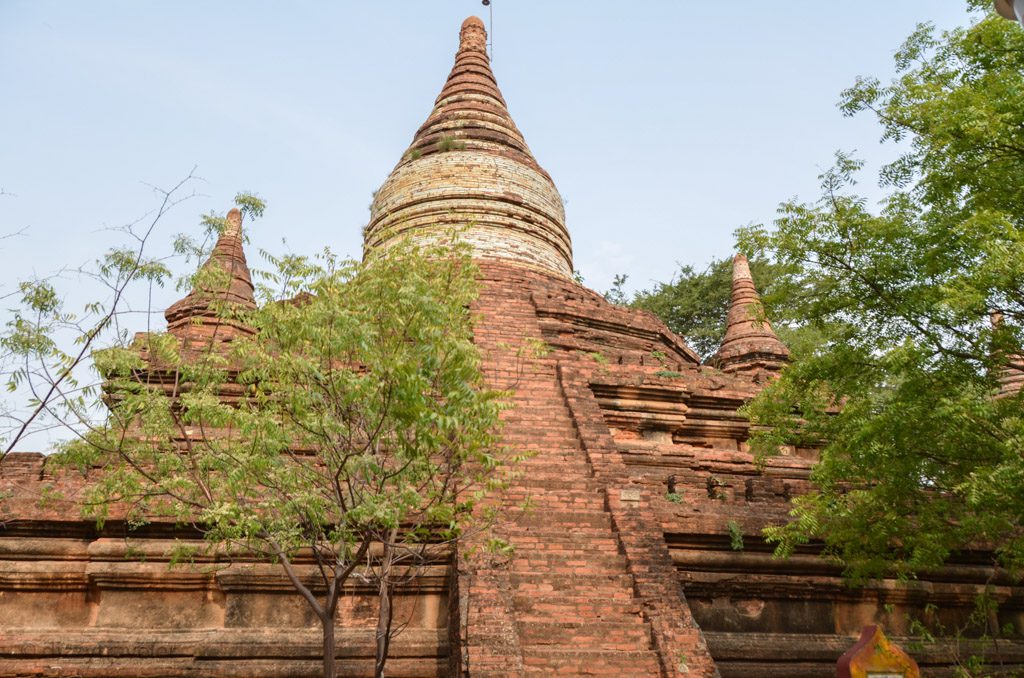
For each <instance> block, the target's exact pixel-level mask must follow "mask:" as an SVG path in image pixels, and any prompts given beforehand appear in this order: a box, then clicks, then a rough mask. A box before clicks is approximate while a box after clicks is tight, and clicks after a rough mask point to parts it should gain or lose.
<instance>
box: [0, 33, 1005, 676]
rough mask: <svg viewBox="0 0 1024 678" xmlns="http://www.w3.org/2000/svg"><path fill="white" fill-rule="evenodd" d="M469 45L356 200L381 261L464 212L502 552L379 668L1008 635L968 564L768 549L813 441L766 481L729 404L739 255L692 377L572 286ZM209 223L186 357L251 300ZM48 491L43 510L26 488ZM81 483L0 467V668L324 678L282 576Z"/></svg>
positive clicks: (545, 212)
mask: <svg viewBox="0 0 1024 678" xmlns="http://www.w3.org/2000/svg"><path fill="white" fill-rule="evenodd" d="M485 44H486V36H485V34H484V30H483V24H482V22H480V20H479V19H476V18H471V19H468V20H467V21H466V22H465V23H464V24H463V26H462V30H461V34H460V47H459V50H458V53H457V55H456V62H455V67H454V69H453V70H452V73H451V75H450V76H449V78H448V81H447V82H446V84H445V86H444V88H443V89H442V92H441V95H440V96H439V97H438V99H437V102H436V103H435V107H434V109H433V111H432V112H431V114H430V115H429V116H428V118H427V121H426V122H425V123H424V125H423V126H422V127H421V128H420V130H419V131H417V133H416V135H415V137H414V139H413V142H412V145H411V146H410V149H409V150H408V151H407V152H406V153H405V154H404V155H403V157H402V159H401V160H400V162H399V163H398V166H397V167H396V168H395V170H394V172H393V173H392V175H391V176H390V177H389V178H388V179H387V181H385V183H384V185H383V186H382V188H381V190H380V191H379V192H378V193H377V195H376V196H375V199H374V203H373V207H372V213H371V220H370V223H369V225H368V226H367V229H366V232H365V246H366V249H367V253H371V252H378V253H379V252H384V251H386V249H387V247H388V246H389V245H390V244H392V243H394V242H395V241H396V240H397V239H398V238H401V237H411V238H413V239H416V240H419V241H421V242H429V241H434V240H436V239H438V238H442V237H448V235H449V234H450V232H451V231H450V228H451V227H452V226H457V227H459V229H460V230H459V232H458V237H460V238H462V239H464V240H465V241H467V242H469V243H471V244H472V246H473V247H474V250H475V252H476V257H477V259H478V261H479V263H480V270H481V280H480V282H481V294H480V298H479V301H478V303H477V307H476V310H477V312H478V313H479V323H478V325H477V329H476V341H477V343H478V345H479V346H480V348H481V350H482V352H483V354H484V358H485V359H484V369H485V372H486V375H487V378H488V380H489V381H490V383H492V384H493V385H495V386H498V387H501V388H508V389H510V390H511V392H512V393H513V401H514V405H515V406H514V408H512V409H510V410H508V411H507V412H506V414H505V428H504V432H505V441H506V443H507V444H508V445H509V446H510V447H512V448H513V449H516V450H519V451H523V452H532V453H533V454H532V456H530V457H529V459H528V460H527V461H525V462H524V463H523V464H521V466H520V467H519V468H518V470H519V474H518V475H517V477H516V478H515V480H514V481H513V482H512V484H511V486H510V487H509V489H508V491H507V493H506V494H505V495H504V496H503V497H501V499H500V501H501V505H502V506H503V507H504V508H503V510H502V512H501V514H500V519H499V521H498V523H497V525H496V528H495V529H496V531H497V533H498V534H499V535H500V536H503V537H504V538H506V539H507V540H508V541H509V542H510V543H511V544H512V546H513V547H514V551H513V552H512V553H511V554H509V555H505V556H502V555H495V554H490V553H487V552H485V551H482V550H474V549H473V547H475V546H479V544H476V543H473V542H472V541H471V542H470V543H467V544H464V545H462V546H461V547H460V552H459V553H456V554H451V556H450V557H439V559H438V560H437V561H436V562H435V563H434V564H433V565H432V566H431V567H430V568H428V569H427V571H426V576H424V577H423V578H422V579H421V580H420V581H419V582H418V583H417V584H416V585H415V587H410V588H406V589H404V590H401V591H399V593H398V601H397V603H396V605H397V608H398V612H397V614H398V616H399V617H400V618H401V619H402V620H403V621H405V622H408V627H407V628H406V629H405V630H404V631H403V632H402V634H401V635H400V636H399V637H398V638H397V639H396V641H395V643H394V644H393V645H392V659H391V660H390V661H389V663H388V674H389V675H392V676H441V675H453V676H455V675H468V676H474V677H475V676H522V675H535V676H549V675H606V676H701V677H706V678H711V677H712V676H716V675H721V676H723V677H724V678H730V677H735V678H811V677H816V678H817V677H820V678H825V677H827V676H832V675H834V665H835V661H836V659H837V658H838V657H839V655H840V654H841V653H842V652H843V650H844V649H845V648H846V647H848V646H849V645H850V644H851V643H852V642H853V641H854V639H855V638H856V636H857V634H858V632H859V630H860V627H861V626H862V625H863V624H866V623H873V622H878V623H882V624H884V625H885V626H886V629H887V632H888V633H889V635H890V636H892V637H894V638H895V639H896V640H897V641H898V640H899V639H900V636H902V635H905V634H907V633H909V630H910V629H909V627H908V619H909V618H908V614H914V615H918V616H920V615H922V614H924V610H925V606H926V605H927V604H929V603H930V604H935V605H937V606H938V612H934V613H931V614H933V615H934V616H937V617H938V618H940V620H941V621H943V622H944V623H946V624H947V626H949V627H950V628H953V627H955V625H956V624H958V623H960V622H962V621H963V619H964V618H965V617H966V616H967V615H968V614H969V613H970V611H971V609H972V607H973V603H974V598H975V597H976V595H977V594H978V593H979V592H981V591H982V590H983V589H984V588H985V587H986V586H988V587H989V590H990V591H991V592H992V594H993V595H994V596H995V597H996V599H997V600H998V601H999V602H1000V603H1001V605H1000V609H999V612H998V617H999V618H998V620H997V621H998V622H999V623H1000V624H1008V625H1010V626H1011V627H1012V628H1013V629H1014V637H1015V638H1018V639H1019V638H1020V636H1021V635H1022V631H1024V595H1022V589H1021V587H1019V586H1017V585H1015V584H1014V583H1013V582H1012V581H1011V580H1009V579H1008V578H1007V577H1006V576H1005V575H1002V574H1000V573H996V572H993V571H992V570H991V569H990V568H989V567H987V563H988V562H989V561H988V560H986V557H985V556H986V554H984V553H979V554H967V555H965V556H963V557H962V558H960V559H958V560H957V561H956V562H954V563H952V564H951V565H950V566H949V567H946V568H944V569H942V570H941V571H937V572H933V573H929V574H928V576H927V577H924V578H922V579H921V580H920V581H915V582H910V583H900V582H896V581H892V580H886V581H881V582H877V583H875V584H874V585H872V586H870V587H867V588H860V589H854V588H850V587H848V586H847V585H845V584H844V582H843V581H842V578H841V576H840V572H839V570H838V569H837V568H836V567H835V566H834V565H833V564H831V563H829V562H827V561H825V560H823V559H821V558H820V557H818V555H817V553H818V548H819V547H818V546H815V545H813V544H812V545H809V546H808V547H807V548H806V549H802V550H800V551H799V552H798V553H797V554H796V555H795V556H794V557H793V558H791V559H790V560H788V561H779V560H774V559H772V557H771V555H770V549H769V548H768V547H767V546H766V545H765V544H764V543H763V542H762V540H761V539H760V537H759V536H758V535H759V534H760V530H761V529H762V528H763V527H764V526H765V525H768V524H773V523H779V522H781V521H783V520H784V519H785V517H786V513H787V511H788V509H789V506H790V500H791V499H792V498H793V497H794V496H797V495H799V494H800V493H802V492H806V491H807V490H808V487H809V481H808V477H809V472H810V469H811V466H812V464H813V462H814V459H815V454H816V452H815V450H812V449H796V448H792V449H787V450H784V451H783V454H781V455H780V456H778V457H776V458H774V459H771V460H769V461H768V462H767V464H766V466H764V467H763V468H762V467H758V466H757V465H755V463H754V459H753V457H752V455H751V454H750V451H749V449H748V446H747V442H746V441H747V439H748V437H749V424H748V422H747V421H746V419H745V418H744V417H743V416H741V415H740V414H739V412H738V410H739V408H740V407H741V406H742V405H743V403H745V402H747V401H748V400H749V399H750V398H752V397H753V396H754V395H756V394H757V393H758V391H759V390H760V389H761V388H762V387H763V385H764V383H765V382H766V381H767V380H769V379H771V378H772V377H773V375H774V374H775V373H777V372H778V370H780V369H783V368H784V366H785V363H786V361H787V359H788V350H787V349H786V347H785V346H784V345H783V344H782V343H781V342H780V341H779V340H778V337H777V336H776V335H775V333H774V332H773V331H772V329H771V325H770V324H769V323H767V322H766V320H765V319H764V318H763V309H762V308H761V305H760V299H759V297H758V295H757V290H756V288H755V285H754V281H753V279H752V278H751V276H750V272H749V267H748V266H747V263H746V260H745V259H743V258H742V257H737V259H736V260H735V262H734V280H733V297H732V307H731V309H730V312H729V317H728V331H727V334H726V337H725V340H724V341H723V344H722V347H721V349H720V350H719V351H718V353H717V354H716V355H715V356H714V357H713V359H712V360H711V361H710V364H708V365H702V364H700V361H699V359H698V357H697V356H696V354H694V352H693V351H692V350H691V349H690V348H689V347H688V346H687V345H686V342H685V340H684V339H683V338H682V337H679V336H677V335H675V334H673V333H672V332H671V331H669V330H668V329H667V328H666V327H665V325H664V324H662V323H661V322H660V321H659V320H658V319H657V318H655V317H654V316H652V315H650V314H647V313H643V312H638V311H633V310H630V309H625V308H621V307H616V306H613V305H611V304H609V303H608V302H607V301H605V300H604V299H603V298H602V297H601V296H600V295H598V294H595V293H594V292H592V291H590V290H587V289H586V288H584V287H582V286H580V285H578V284H576V283H575V282H573V281H572V279H571V277H570V276H571V272H572V270H573V267H572V248H571V242H570V239H569V234H568V230H567V229H566V226H565V217H564V212H563V209H562V203H561V199H560V197H559V195H558V191H557V190H556V189H555V186H554V183H553V182H552V181H551V178H550V177H549V176H548V175H547V173H546V172H544V170H543V169H541V167H540V165H539V164H538V163H537V161H536V160H535V159H534V157H533V154H532V153H531V152H530V150H529V148H528V147H527V145H526V142H525V140H524V139H523V136H522V134H521V133H520V132H519V131H518V129H517V128H516V126H515V124H514V123H513V122H512V119H511V116H510V115H509V113H508V110H507V107H506V105H505V102H504V100H503V98H502V97H501V93H500V91H499V90H498V87H497V84H496V82H495V80H494V76H493V74H492V73H491V69H490V65H489V61H488V58H487V54H486V49H485ZM229 221H230V225H231V227H230V228H229V229H228V231H227V232H226V233H225V234H224V236H223V237H222V238H221V240H220V241H219V242H218V244H217V247H216V249H215V251H214V254H213V255H212V256H211V260H210V262H208V263H207V266H217V267H219V268H220V269H221V270H223V271H226V272H227V274H228V283H227V286H226V288H225V290H200V291H199V292H198V293H193V294H190V295H189V296H188V297H186V298H185V299H183V300H182V301H180V302H178V303H176V304H174V305H173V306H172V307H171V308H170V309H168V312H167V320H168V328H169V330H170V331H171V332H174V333H176V334H178V336H179V337H180V338H181V339H182V341H183V342H185V344H186V345H188V346H195V347H196V349H197V350H203V349H205V347H207V346H209V344H210V342H215V343H217V344H219V343H221V342H223V343H227V342H230V341H231V340H232V338H233V337H235V336H237V334H238V333H239V332H246V331H247V328H244V327H240V326H234V325H230V324H225V323H221V322H220V321H219V320H218V319H217V317H216V314H215V313H213V312H212V309H211V306H210V299H211V298H216V295H219V294H222V295H223V296H222V297H220V301H223V302H228V303H234V304H241V305H243V306H246V305H251V304H252V303H254V302H253V298H252V284H251V280H250V278H249V272H248V268H247V266H246V262H245V253H244V251H243V249H242V240H241V238H240V228H241V223H240V216H239V215H237V214H231V215H230V216H229ZM538 346H541V347H543V348H544V350H543V351H535V350H533V349H535V348H537V347H538ZM521 347H526V348H527V349H529V350H527V351H525V352H521V351H519V350H518V349H519V348H521ZM151 371H152V378H153V379H159V378H162V373H161V372H160V370H159V366H157V365H151ZM171 376H172V375H166V377H167V378H171ZM1016 376H1017V375H1016V374H1015V373H1014V374H1009V373H1008V375H1007V377H1006V381H1007V384H1008V388H1010V387H1016V386H1018V385H1019V384H1018V382H1019V381H1020V380H1019V379H1017V378H1016ZM228 396H230V393H229V394H228ZM55 486H59V487H60V489H61V490H62V492H63V494H64V498H63V499H60V500H48V501H41V500H45V499H46V498H47V497H48V495H49V494H50V488H52V487H55ZM79 489H80V481H79V480H77V479H76V478H74V477H55V476H53V475H52V473H51V472H50V470H49V469H48V468H47V464H46V459H45V457H43V456H42V455H37V454H15V455H12V456H10V457H8V458H7V459H6V460H5V462H4V463H3V465H2V467H0V492H2V493H5V494H9V495H10V496H9V497H8V498H6V499H5V500H4V501H3V502H0V512H2V515H0V520H2V521H3V522H2V523H0V675H33V676H44V675H45V676H58V675H59V676H72V675H79V676H169V675H176V676H179V675H193V676H304V675H309V676H312V675H317V674H318V671H319V669H320V663H319V659H318V654H319V649H320V642H319V628H318V625H317V622H316V620H315V619H314V618H313V617H312V615H311V614H310V613H309V612H308V610H307V609H306V603H305V602H304V601H302V600H301V599H299V597H298V596H297V595H295V594H294V593H293V592H292V590H291V587H290V585H289V583H288V582H287V580H286V579H285V577H284V575H283V573H282V572H281V571H280V570H279V569H278V568H276V567H275V566H272V565H269V564H259V563H254V562H244V561H242V562H240V561H237V560H235V561H233V562H230V563H218V562H215V561H204V562H201V563H200V564H199V565H200V566H199V567H196V568H175V569H168V567H167V563H168V558H169V550H170V547H171V546H172V545H173V543H174V540H175V538H177V539H182V540H185V541H188V540H195V539H198V538H199V537H200V535H198V534H194V533H188V532H183V531H182V530H180V529H178V528H175V527H174V526H172V525H164V524H155V525H150V526H148V527H146V528H144V529H142V530H138V531H134V532H128V531H127V529H126V528H125V526H124V525H123V524H119V523H118V522H117V521H113V522H111V523H108V525H107V527H106V528H104V530H102V531H97V530H96V529H95V527H94V526H93V525H92V524H91V523H90V522H87V521H83V520H81V519H80V518H79V517H78V515H79V513H78V507H77V505H76V503H75V498H76V493H77V491H78V490H79ZM483 538H484V537H483V536H478V537H473V539H477V540H479V539H483ZM129 550H130V551H131V554H129ZM140 556H144V558H142V557H140ZM464 556H466V557H464ZM307 565H308V564H307ZM341 608H342V609H341V611H340V613H339V621H340V627H341V628H340V629H339V632H338V645H339V656H340V657H341V662H340V666H341V674H342V675H345V676H361V675H372V657H373V648H374V643H373V638H372V634H373V627H374V623H375V614H376V609H375V602H374V596H373V592H372V591H367V590H362V589H361V588H360V587H359V586H356V585H353V586H350V587H349V590H348V591H347V595H346V596H345V598H344V601H343V603H342V606H341ZM1000 647H1001V649H1002V650H1003V657H1004V661H1005V662H1006V664H1005V666H1006V667H1007V668H1009V669H1013V668H1021V667H1024V645H1022V644H1021V643H1020V642H1019V640H1013V639H1009V640H1004V641H1000ZM956 652H957V645H956V644H955V643H951V642H937V643H932V644H928V645H925V646H923V647H921V648H920V649H918V650H917V651H916V652H915V654H916V656H917V658H918V659H919V661H920V663H921V664H922V667H923V668H924V669H925V671H924V673H925V675H929V676H949V675H952V668H951V666H952V665H953V663H954V661H955V660H956V658H957V655H956V654H955V653H956ZM961 658H963V655H961Z"/></svg>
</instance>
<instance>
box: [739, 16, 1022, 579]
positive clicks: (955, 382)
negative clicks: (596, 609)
mask: <svg viewBox="0 0 1024 678" xmlns="http://www.w3.org/2000/svg"><path fill="white" fill-rule="evenodd" d="M896 66H897V69H898V77H897V78H896V79H894V80H893V81H892V82H891V83H889V84H882V83H880V82H879V81H878V80H875V79H868V78H865V79H860V80H858V81H857V83H856V84H855V85H854V86H853V87H851V88H850V89H848V90H847V91H845V92H844V93H843V98H842V103H841V108H842V110H843V111H844V112H845V113H846V114H847V115H854V114H860V113H865V112H866V113H868V114H872V115H874V116H875V117H876V118H877V120H878V121H879V123H880V124H881V126H882V129H883V139H886V140H897V141H904V142H906V143H905V144H904V145H903V146H902V148H904V149H905V152H904V153H903V154H902V155H900V156H899V157H898V158H897V159H896V160H895V161H894V162H893V163H891V164H890V165H888V166H887V167H885V168H884V169H883V170H882V172H881V181H882V183H883V185H884V186H887V187H888V188H889V189H890V192H889V195H888V197H887V198H886V199H885V200H884V202H883V203H882V204H881V206H880V208H879V209H877V210H876V209H872V208H871V207H870V206H869V205H868V204H867V202H866V201H865V200H864V199H863V198H862V197H859V196H858V195H857V194H856V193H855V189H854V185H855V178H856V176H857V175H858V171H859V169H860V163H858V162H857V161H856V160H855V159H853V158H851V157H850V156H848V155H846V154H842V153H840V154H838V156H837V161H836V164H835V166H834V167H833V168H832V169H831V170H829V171H828V172H826V173H825V174H824V175H823V176H822V194H821V198H820V199H819V200H818V201H817V202H815V203H813V204H803V203H796V202H790V203H786V204H784V205H783V206H782V208H781V212H780V217H779V219H778V221H777V222H776V224H775V227H774V228H773V229H764V228H748V229H744V230H742V231H741V233H740V242H741V246H742V247H744V248H745V249H747V250H749V251H751V252H755V253H758V254H761V255H765V256H769V257H770V258H772V259H773V260H774V261H775V262H776V264H778V266H779V267H780V268H779V272H780V275H779V277H778V279H777V280H776V284H775V285H774V286H773V289H772V290H771V291H770V294H769V298H768V302H769V304H771V305H773V306H774V308H775V309H784V310H786V311H787V312H788V318H784V319H786V320H789V321H794V322H800V323H805V324H806V325H807V326H808V327H810V328H812V329H814V330H815V331H816V333H817V334H818V336H819V337H820V338H822V340H821V342H820V343H819V344H818V346H817V347H816V349H815V350H813V351H810V352H806V353H805V354H804V355H802V356H798V359H797V360H796V362H795V363H794V364H793V365H792V366H791V367H790V368H788V369H787V370H786V371H784V372H783V375H782V377H781V379H779V380H778V381H777V382H776V383H774V384H773V385H772V386H771V387H770V388H768V389H767V390H766V391H765V392H764V393H763V394H762V395H761V396H760V397H759V398H758V399H757V400H755V401H754V403H753V404H752V405H751V406H750V407H749V414H750V415H751V417H752V418H753V420H754V421H755V422H756V423H758V424H764V425H767V426H769V427H770V428H768V429H763V430H762V432H760V433H758V434H757V435H756V436H755V437H754V443H755V445H756V447H757V449H759V450H760V451H761V452H762V453H764V454H771V453H773V452H774V451H775V450H777V449H778V446H779V445H782V444H786V443H791V442H794V441H798V442H800V443H801V444H805V445H814V446H821V460H820V463H819V464H818V465H817V467H816V468H815V469H814V472H813V476H812V478H813V480H814V482H815V483H816V486H817V491H816V492H814V493H813V494H811V495H809V496H806V497H802V498H799V499H797V500H796V502H795V504H796V506H795V509H794V512H793V515H794V520H793V522H792V523H791V524H789V525H787V526H784V527H778V528H774V529H771V530H769V531H768V534H769V537H770V538H772V539H774V540H777V541H778V542H779V545H780V550H781V552H783V553H788V552H789V551H791V550H792V549H793V548H794V547H795V546H797V545H799V544H801V543H804V542H806V541H807V540H808V539H811V538H824V539H825V541H826V544H827V551H828V552H829V553H830V554H832V555H835V556H837V557H839V558H841V559H842V560H843V561H844V562H845V563H846V564H847V566H848V568H849V571H850V573H852V574H855V575H875V574H880V573H882V572H885V571H891V570H892V569H893V568H894V569H895V570H896V571H897V572H898V573H902V574H906V575H911V574H913V573H914V572H916V571H918V570H920V569H922V568H927V567H932V566H936V565H938V564H940V563H942V562H944V561H945V560H946V559H947V558H948V557H950V555H952V554H954V553H955V552H957V551H960V550H963V549H971V548H982V549H992V550H994V551H995V552H996V553H997V555H998V558H999V560H1000V561H1001V562H1002V563H1003V564H1004V565H1006V566H1008V567H1011V568H1013V569H1015V570H1017V571H1018V572H1019V571H1020V568H1021V567H1022V566H1024V530H1022V528H1021V525H1022V520H1021V518H1022V514H1024V455H1022V453H1024V445H1022V443H1024V437H1022V436H1024V427H1022V425H1024V420H1022V417H1021V406H1022V404H1024V402H1022V398H1021V397H1020V396H1019V395H1012V396H1010V397H1003V398H998V397H996V395H997V392H998V388H999V384H998V381H997V377H998V375H999V373H1000V370H1001V369H1004V368H1005V367H1006V366H1007V364H1008V363H1009V361H1010V359H1011V356H1013V355H1016V354H1019V353H1020V352H1021V348H1020V347H1021V345H1022V343H1021V341H1022V339H1024V336H1022V325H1024V257H1022V253H1024V31H1021V30H1020V28H1019V27H1018V26H1015V25H1013V24H1012V23H1010V22H1006V21H1001V20H999V19H996V18H994V17H991V16H990V17H987V18H980V19H978V20H977V21H975V22H974V23H973V24H972V25H970V26H967V27H962V28H957V29H955V30H952V31H949V32H946V33H941V34H940V33H937V32H936V31H935V29H934V28H933V27H931V26H929V25H923V26H920V27H919V28H918V29H917V30H916V31H915V32H914V33H913V34H912V35H911V36H910V37H909V38H908V40H907V41H906V42H905V43H904V45H903V46H902V47H901V48H900V49H899V50H898V52H897V53H896ZM779 299H784V300H785V303H773V302H776V301H777V300H779ZM993 311H998V312H999V313H1001V314H1002V316H1003V322H1002V323H1001V324H1000V325H999V326H998V327H997V328H993V327H992V325H991V324H990V322H989V316H990V313H991V312H993ZM773 319H774V318H773ZM797 414H798V415H799V417H797V416H796V415H797Z"/></svg>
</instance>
